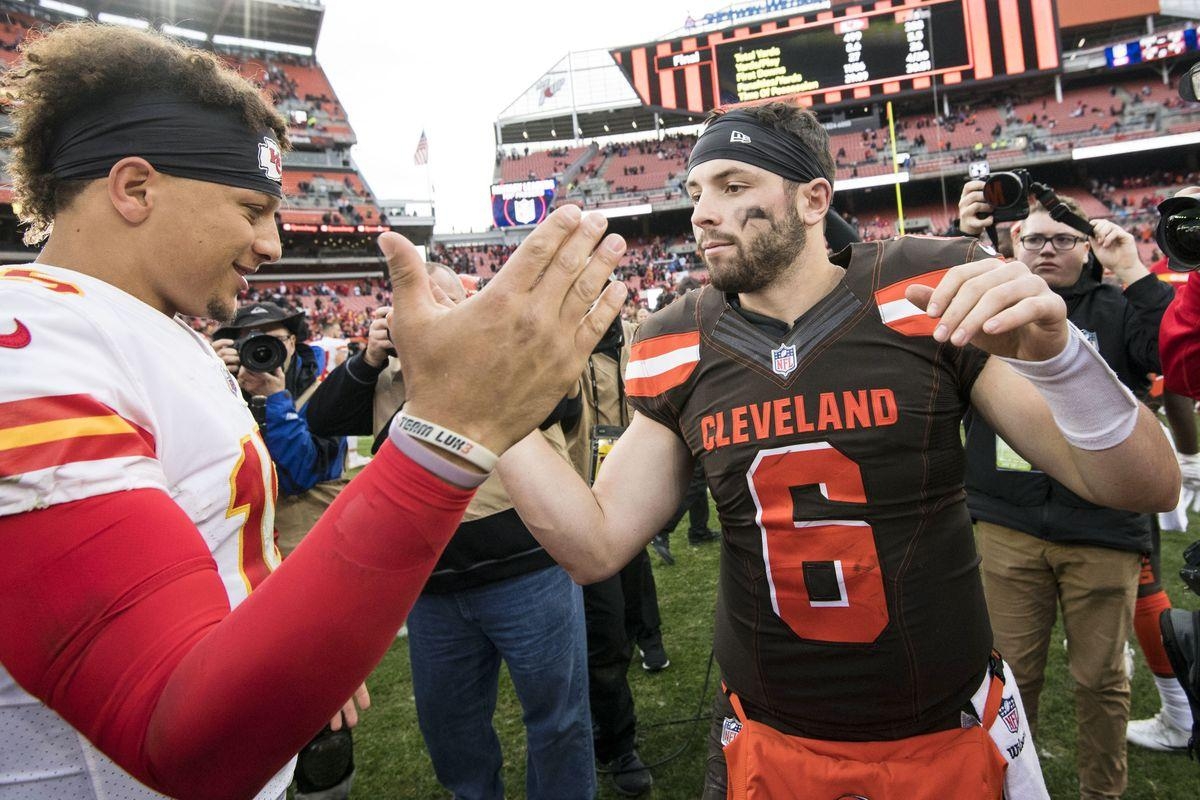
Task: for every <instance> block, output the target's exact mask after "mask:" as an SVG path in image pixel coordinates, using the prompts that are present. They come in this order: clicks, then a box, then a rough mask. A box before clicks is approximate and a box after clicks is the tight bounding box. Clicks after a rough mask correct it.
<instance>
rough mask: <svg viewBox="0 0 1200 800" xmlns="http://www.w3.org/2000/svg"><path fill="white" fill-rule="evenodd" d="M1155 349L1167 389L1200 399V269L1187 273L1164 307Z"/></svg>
mask: <svg viewBox="0 0 1200 800" xmlns="http://www.w3.org/2000/svg"><path fill="white" fill-rule="evenodd" d="M1158 350H1159V355H1160V356H1161V357H1162V368H1163V385H1164V387H1165V388H1166V389H1167V391H1169V392H1175V393H1176V394H1181V395H1184V396H1186V397H1191V398H1193V399H1198V400H1200V273H1196V272H1193V273H1192V274H1191V275H1189V276H1188V280H1187V283H1186V284H1184V285H1183V288H1181V289H1180V290H1179V291H1178V292H1176V294H1175V299H1174V300H1173V301H1172V302H1171V305H1170V306H1168V307H1167V313H1166V314H1164V315H1163V321H1162V327H1161V328H1160V329H1159V334H1158Z"/></svg>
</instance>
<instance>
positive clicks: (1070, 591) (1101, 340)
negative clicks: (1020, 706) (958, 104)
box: [959, 180, 1186, 799]
mask: <svg viewBox="0 0 1200 800" xmlns="http://www.w3.org/2000/svg"><path fill="white" fill-rule="evenodd" d="M1031 185H1032V186H1033V187H1034V189H1035V192H1036V193H1037V194H1038V196H1039V197H1041V198H1043V200H1044V201H1045V202H1046V204H1047V205H1043V204H1042V202H1039V201H1037V200H1035V201H1033V204H1032V206H1030V207H1029V210H1028V214H1027V216H1026V215H1024V214H1022V211H1024V203H1022V204H1021V207H1020V208H1018V209H1017V210H1016V213H1015V214H1011V215H1009V216H1008V217H1007V218H1008V219H1010V220H1011V219H1013V218H1014V217H1021V216H1024V219H1020V221H1019V222H1018V224H1017V225H1016V226H1015V227H1014V229H1013V250H1014V254H1015V255H1016V257H1017V259H1018V260H1020V261H1021V262H1023V263H1024V264H1025V265H1026V266H1028V267H1029V269H1030V271H1032V272H1033V273H1034V274H1036V275H1039V276H1041V277H1042V279H1044V280H1045V281H1046V283H1047V284H1048V285H1049V287H1050V288H1051V290H1052V291H1053V292H1054V293H1055V294H1057V295H1059V296H1060V297H1061V298H1062V299H1063V300H1064V301H1065V302H1066V305H1067V318H1068V320H1070V322H1071V323H1072V324H1074V325H1075V326H1076V327H1077V328H1079V329H1080V330H1081V331H1082V332H1083V334H1084V336H1085V337H1086V338H1088V339H1089V340H1090V341H1091V342H1092V343H1093V344H1094V345H1095V346H1096V348H1097V349H1098V350H1099V352H1100V354H1101V356H1102V357H1103V358H1104V361H1105V362H1106V363H1107V364H1108V366H1109V367H1110V368H1111V369H1112V370H1113V371H1114V372H1115V373H1116V375H1117V377H1118V378H1119V379H1120V380H1121V382H1122V383H1124V384H1125V385H1126V386H1127V387H1128V388H1129V389H1130V390H1131V391H1133V392H1134V394H1135V395H1138V396H1144V395H1145V392H1146V391H1147V389H1148V386H1149V381H1148V379H1147V377H1146V376H1147V373H1150V372H1159V371H1160V365H1159V359H1158V327H1159V323H1160V322H1161V320H1162V316H1163V312H1164V311H1165V310H1166V307H1167V305H1168V304H1169V303H1170V301H1171V296H1172V290H1171V288H1170V286H1168V285H1167V284H1165V283H1162V282H1161V281H1159V280H1158V279H1157V278H1155V277H1154V276H1153V275H1151V274H1150V272H1149V271H1148V270H1147V269H1146V267H1145V266H1144V265H1143V264H1142V263H1141V260H1140V259H1139V257H1138V251H1137V246H1136V244H1135V242H1134V240H1133V237H1132V236H1130V234H1129V233H1128V232H1126V231H1124V230H1122V229H1121V228H1120V227H1119V226H1117V225H1116V224H1114V223H1113V222H1110V221H1108V220H1093V221H1090V222H1089V221H1088V220H1086V218H1085V217H1084V215H1083V212H1082V210H1081V209H1080V207H1079V205H1078V204H1077V203H1075V202H1074V201H1073V200H1071V199H1070V198H1065V197H1064V198H1055V197H1054V195H1053V192H1050V191H1048V190H1046V188H1045V187H1042V186H1037V185H1034V184H1031ZM984 197H985V194H984V182H983V181H979V180H976V181H970V182H968V183H967V184H966V185H965V186H964V187H963V192H962V197H961V198H960V200H959V214H960V223H959V225H960V229H961V230H962V232H963V233H964V234H967V235H973V236H979V235H980V234H982V233H983V232H984V230H985V229H986V228H987V227H988V226H989V225H992V224H994V220H993V213H994V210H995V209H993V207H992V206H991V205H989V204H988V203H987V202H986V200H985V199H984ZM1048 207H1049V208H1048ZM1068 212H1069V213H1068ZM995 216H996V217H997V218H999V219H1003V218H1004V217H1003V216H1001V215H995ZM1066 220H1070V224H1069V223H1068V222H1067V221H1066ZM1089 230H1090V234H1089V233H1087V232H1086V231H1089ZM1104 267H1107V268H1108V269H1110V270H1112V272H1113V273H1114V274H1115V275H1116V277H1117V279H1118V280H1119V281H1120V282H1121V284H1122V285H1123V287H1124V288H1123V289H1122V288H1119V287H1117V286H1113V285H1111V284H1108V283H1104V282H1102V281H1101V275H1102V268H1104ZM964 421H965V427H966V451H967V480H966V487H967V505H968V507H969V508H970V511H971V516H972V517H973V518H974V519H975V520H976V522H977V525H976V538H977V542H978V546H979V553H980V556H981V558H982V567H981V568H982V572H983V586H984V592H985V595H986V597H987V605H988V611H989V614H990V616H991V620H992V628H993V630H994V632H995V643H996V648H997V649H998V650H999V651H1000V652H1001V653H1003V654H1004V657H1005V659H1006V660H1007V661H1008V662H1009V664H1010V665H1011V666H1012V669H1013V672H1014V674H1015V675H1016V678H1017V684H1018V686H1019V687H1020V690H1021V696H1022V697H1023V698H1024V700H1025V709H1026V713H1027V714H1028V717H1029V720H1030V723H1031V725H1034V726H1036V723H1037V712H1038V697H1039V695H1040V693H1041V690H1042V686H1043V680H1044V679H1043V673H1044V670H1045V666H1046V656H1047V650H1048V648H1049V645H1050V636H1051V629H1052V627H1053V625H1054V620H1055V615H1056V604H1058V603H1061V605H1062V614H1063V626H1064V629H1065V631H1066V636H1067V653H1068V660H1069V663H1070V671H1071V676H1072V677H1073V678H1074V679H1075V682H1076V690H1075V691H1076V695H1075V698H1076V716H1077V721H1078V724H1079V755H1078V770H1079V784H1080V797H1082V798H1085V799H1086V798H1109V797H1119V796H1120V795H1121V793H1122V792H1123V791H1124V790H1125V787H1126V783H1127V766H1126V752H1125V742H1126V724H1127V723H1128V721H1129V699H1130V687H1129V677H1128V675H1127V673H1126V668H1125V663H1124V650H1125V642H1126V641H1127V640H1128V638H1129V635H1130V629H1131V627H1133V625H1132V623H1133V619H1134V605H1135V599H1136V597H1137V594H1138V588H1139V575H1140V573H1141V571H1142V562H1143V556H1142V554H1143V553H1150V552H1152V550H1153V549H1154V548H1153V547H1152V525H1153V518H1152V517H1151V515H1149V514H1137V513H1133V512H1129V511H1119V510H1116V509H1111V508H1103V507H1101V506H1098V505H1094V504H1092V503H1090V502H1088V501H1086V500H1084V499H1083V498H1081V497H1079V496H1078V495H1077V494H1075V493H1073V492H1072V491H1070V490H1069V489H1068V488H1066V487H1065V486H1063V485H1062V484H1061V483H1059V482H1058V481H1056V480H1054V479H1053V478H1051V477H1049V476H1048V475H1046V474H1045V473H1044V472H1042V471H1041V470H1039V469H1038V468H1037V467H1036V466H1034V465H1032V464H1030V463H1029V462H1028V461H1026V460H1025V459H1024V458H1022V457H1021V455H1020V454H1018V453H1017V452H1016V451H1015V450H1014V449H1013V448H1012V447H1010V446H1009V445H1008V444H1007V443H1006V442H1005V441H1004V440H1003V439H1001V438H1000V437H999V436H998V435H997V434H996V432H995V431H994V430H993V429H992V428H991V427H989V426H988V424H987V422H985V421H984V420H983V419H982V418H981V417H980V415H979V414H976V413H974V411H970V412H968V413H967V415H966V417H965V420H964ZM1153 538H1157V537H1153ZM1153 622H1154V623H1155V624H1154V627H1155V628H1156V627H1157V615H1154V620H1153ZM1160 649H1161V647H1160ZM1152 663H1153V662H1152ZM1184 707H1185V709H1186V703H1185V705H1184ZM1035 732H1036V727H1035Z"/></svg>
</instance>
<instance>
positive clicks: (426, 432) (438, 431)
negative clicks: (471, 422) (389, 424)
mask: <svg viewBox="0 0 1200 800" xmlns="http://www.w3.org/2000/svg"><path fill="white" fill-rule="evenodd" d="M394 425H395V429H396V430H398V431H400V432H401V433H406V434H408V435H409V436H411V437H412V438H414V439H419V440H421V441H422V442H425V443H427V444H431V445H433V446H434V447H438V448H441V449H442V450H445V451H446V452H447V453H452V454H454V455H456V456H458V457H459V458H461V459H462V460H464V461H467V462H470V463H471V464H474V465H475V466H477V467H479V468H480V469H481V470H483V471H484V472H491V471H492V470H494V469H495V468H496V461H497V460H498V459H499V456H497V455H496V454H495V453H493V452H492V451H491V450H488V449H487V448H486V447H484V446H483V445H481V444H480V443H479V442H473V441H471V440H470V439H468V438H467V437H465V436H463V435H462V434H461V433H455V432H454V431H452V430H448V429H446V428H443V427H442V426H441V425H438V424H437V423H435V422H430V421H429V420H425V419H421V418H420V417H414V416H413V415H412V414H409V413H408V412H407V411H401V412H400V413H399V414H397V415H396V421H395V423H394Z"/></svg>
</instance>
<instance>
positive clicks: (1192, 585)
mask: <svg viewBox="0 0 1200 800" xmlns="http://www.w3.org/2000/svg"><path fill="white" fill-rule="evenodd" d="M1179 577H1181V578H1183V582H1184V583H1186V584H1187V587H1188V588H1189V589H1191V590H1192V591H1193V592H1195V593H1196V594H1200V540H1198V541H1195V542H1192V543H1191V544H1190V545H1188V546H1187V549H1186V550H1184V551H1183V568H1182V569H1180V570H1179Z"/></svg>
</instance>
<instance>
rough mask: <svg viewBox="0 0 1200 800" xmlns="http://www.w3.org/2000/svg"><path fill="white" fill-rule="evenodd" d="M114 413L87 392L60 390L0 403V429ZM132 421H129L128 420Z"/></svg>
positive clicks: (105, 415) (104, 415)
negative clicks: (74, 392)
mask: <svg viewBox="0 0 1200 800" xmlns="http://www.w3.org/2000/svg"><path fill="white" fill-rule="evenodd" d="M113 413H115V412H114V411H113V410H112V409H111V408H109V407H108V406H106V405H104V404H103V403H101V402H100V401H99V400H97V399H96V398H94V397H92V396H91V395H90V394H60V395H56V396H54V397H31V398H29V399H28V400H12V401H10V402H7V403H0V431H2V430H4V429H6V428H17V427H23V426H25V425H36V424H38V423H40V422H55V421H57V420H63V419H77V418H79V417H107V416H110V415H111V414H113ZM131 424H132V423H131Z"/></svg>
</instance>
